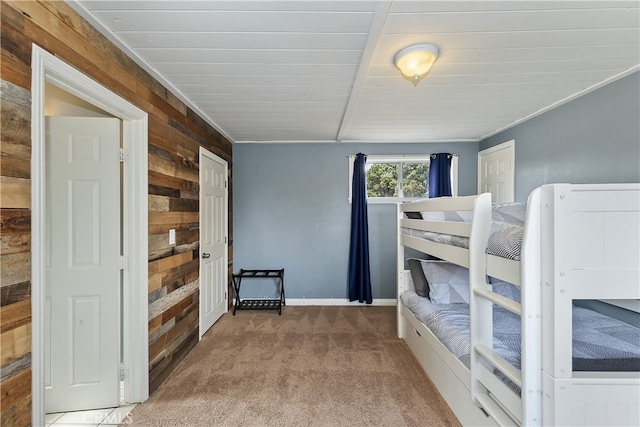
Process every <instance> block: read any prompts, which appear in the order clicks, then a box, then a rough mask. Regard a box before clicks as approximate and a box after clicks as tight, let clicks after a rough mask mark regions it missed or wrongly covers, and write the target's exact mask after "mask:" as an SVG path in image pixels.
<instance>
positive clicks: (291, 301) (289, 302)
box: [286, 298, 396, 306]
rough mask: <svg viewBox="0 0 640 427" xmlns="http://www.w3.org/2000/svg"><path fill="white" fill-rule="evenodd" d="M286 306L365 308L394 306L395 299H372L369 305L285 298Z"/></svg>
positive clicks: (344, 301)
mask: <svg viewBox="0 0 640 427" xmlns="http://www.w3.org/2000/svg"><path fill="white" fill-rule="evenodd" d="M286 303H287V305H291V306H293V305H353V306H366V305H385V306H395V305H396V299H395V298H393V299H374V300H373V302H372V303H371V304H367V303H361V302H359V301H353V302H351V301H349V300H348V299H346V298H287V301H286Z"/></svg>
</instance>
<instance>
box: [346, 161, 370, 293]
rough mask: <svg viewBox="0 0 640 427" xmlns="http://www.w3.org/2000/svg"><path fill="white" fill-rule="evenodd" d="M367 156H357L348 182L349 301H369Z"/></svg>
mask: <svg viewBox="0 0 640 427" xmlns="http://www.w3.org/2000/svg"><path fill="white" fill-rule="evenodd" d="M366 162H367V156H366V155H365V154H362V153H358V154H357V155H356V160H355V163H354V165H353V180H352V182H351V243H350V246H349V301H355V300H358V301H360V302H365V301H366V303H367V304H371V303H372V302H373V298H372V296H371V272H370V269H369V220H368V215H367V180H366V175H365V163H366Z"/></svg>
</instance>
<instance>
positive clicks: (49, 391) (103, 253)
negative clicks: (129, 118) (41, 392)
mask: <svg viewBox="0 0 640 427" xmlns="http://www.w3.org/2000/svg"><path fill="white" fill-rule="evenodd" d="M45 123H46V148H45V151H46V154H45V156H46V160H45V161H46V164H45V174H46V175H45V176H46V179H45V182H46V189H45V198H46V200H45V212H46V217H47V219H46V221H47V222H46V239H45V241H46V243H45V245H46V248H45V263H46V265H45V321H44V324H45V328H46V330H45V410H46V412H63V411H72V410H82V409H95V408H105V407H114V406H117V405H118V403H119V389H120V387H119V375H118V373H119V362H120V340H119V330H120V161H119V148H120V121H119V120H118V119H114V118H88V117H47V118H46V122H45Z"/></svg>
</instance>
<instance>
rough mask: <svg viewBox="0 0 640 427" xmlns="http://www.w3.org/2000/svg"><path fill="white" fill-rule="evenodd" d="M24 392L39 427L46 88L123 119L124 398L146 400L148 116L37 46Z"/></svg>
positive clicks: (34, 55) (33, 80)
mask: <svg viewBox="0 0 640 427" xmlns="http://www.w3.org/2000/svg"><path fill="white" fill-rule="evenodd" d="M31 69H32V70H31V239H32V241H31V322H32V331H31V370H32V381H31V387H32V389H31V393H32V419H31V421H32V424H33V425H44V408H45V406H44V323H43V321H44V297H45V292H44V289H45V288H44V277H45V274H44V259H45V258H44V241H45V234H44V232H45V212H44V207H45V199H44V195H45V194H44V191H45V185H44V178H45V169H44V167H45V151H44V148H45V123H44V105H45V83H47V82H48V83H51V84H53V85H55V86H57V87H59V88H61V89H63V90H64V91H66V92H69V93H71V94H72V95H75V96H77V97H78V98H80V99H83V100H85V101H87V102H89V103H91V104H93V105H95V106H96V107H99V108H101V109H102V110H104V111H106V112H108V113H109V114H111V115H113V116H114V117H117V118H119V119H121V120H122V141H123V146H124V147H125V153H126V161H125V162H124V169H123V179H124V183H125V184H124V186H123V195H122V197H123V219H122V220H123V224H122V226H123V246H124V261H125V262H124V267H125V268H124V270H123V272H124V274H123V281H124V283H123V299H124V307H123V313H122V315H123V324H124V327H123V331H124V332H123V335H124V336H122V337H121V341H122V343H123V346H124V349H123V359H124V364H125V366H126V368H125V369H126V370H127V371H128V372H126V371H125V389H124V397H125V400H126V401H130V402H143V401H145V400H146V399H147V398H148V397H149V362H148V353H149V348H148V344H147V342H148V321H149V320H148V317H149V315H148V302H147V300H148V299H147V293H148V291H147V285H148V267H147V265H148V228H147V227H148V206H147V204H148V195H147V194H148V177H147V172H148V152H147V150H148V147H147V146H148V124H147V123H148V118H147V113H146V112H144V111H142V110H140V109H139V108H138V107H136V106H135V105H133V104H131V103H130V102H128V101H127V100H125V99H123V98H121V97H120V96H118V95H116V94H115V93H113V92H111V91H110V90H108V89H107V88H105V87H104V86H102V85H100V84H99V83H97V82H96V81H94V80H93V79H91V78H90V77H88V76H87V75H85V74H83V73H81V72H80V71H78V70H77V69H76V68H74V67H72V66H71V65H69V64H67V63H66V62H64V61H62V60H61V59H60V58H57V57H55V56H54V55H52V54H50V53H49V52H47V51H46V50H44V49H42V48H41V47H39V46H38V45H36V44H33V45H32V53H31Z"/></svg>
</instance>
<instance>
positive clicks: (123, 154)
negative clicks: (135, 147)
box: [119, 148, 125, 163]
mask: <svg viewBox="0 0 640 427" xmlns="http://www.w3.org/2000/svg"><path fill="white" fill-rule="evenodd" d="M119 158H120V163H124V158H125V153H124V148H121V149H120V154H119Z"/></svg>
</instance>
